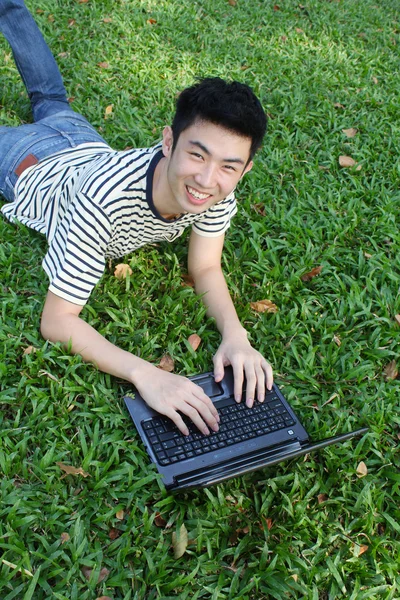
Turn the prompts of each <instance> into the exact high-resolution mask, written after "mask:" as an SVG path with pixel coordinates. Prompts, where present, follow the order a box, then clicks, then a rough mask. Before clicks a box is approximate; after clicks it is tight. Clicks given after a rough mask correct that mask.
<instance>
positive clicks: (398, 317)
mask: <svg viewBox="0 0 400 600" xmlns="http://www.w3.org/2000/svg"><path fill="white" fill-rule="evenodd" d="M394 318H395V319H396V321H397V323H398V324H399V325H400V315H394Z"/></svg>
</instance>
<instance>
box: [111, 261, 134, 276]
mask: <svg viewBox="0 0 400 600" xmlns="http://www.w3.org/2000/svg"><path fill="white" fill-rule="evenodd" d="M132 273H133V271H132V269H131V268H130V266H129V265H126V264H125V263H120V264H119V265H117V266H116V267H115V269H114V275H115V277H116V278H117V279H126V278H127V277H128V275H132Z"/></svg>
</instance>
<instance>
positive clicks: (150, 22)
mask: <svg viewBox="0 0 400 600" xmlns="http://www.w3.org/2000/svg"><path fill="white" fill-rule="evenodd" d="M147 23H148V24H149V25H155V24H156V23H157V21H156V20H155V19H152V18H150V19H147Z"/></svg>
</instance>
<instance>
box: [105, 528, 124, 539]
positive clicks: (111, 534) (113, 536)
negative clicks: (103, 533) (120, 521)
mask: <svg viewBox="0 0 400 600" xmlns="http://www.w3.org/2000/svg"><path fill="white" fill-rule="evenodd" d="M121 535H122V531H121V530H120V529H117V528H116V527H111V529H110V531H109V532H108V537H109V538H110V540H113V541H114V540H116V539H117V538H119V537H120V536H121Z"/></svg>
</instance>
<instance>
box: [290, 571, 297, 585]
mask: <svg viewBox="0 0 400 600" xmlns="http://www.w3.org/2000/svg"><path fill="white" fill-rule="evenodd" d="M290 577H292V579H294V580H295V582H296V583H297V580H298V578H299V576H298V575H297V574H296V573H293V575H291V576H290Z"/></svg>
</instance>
